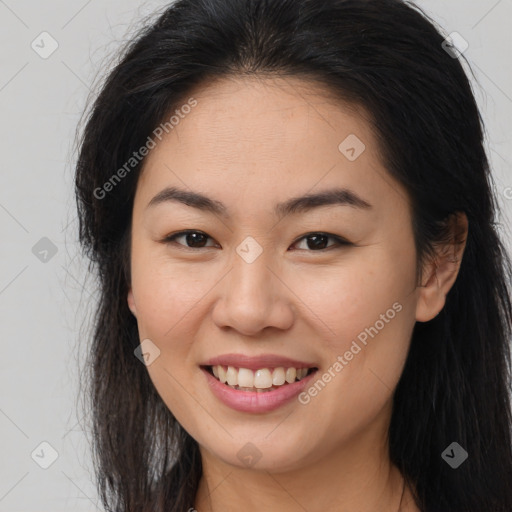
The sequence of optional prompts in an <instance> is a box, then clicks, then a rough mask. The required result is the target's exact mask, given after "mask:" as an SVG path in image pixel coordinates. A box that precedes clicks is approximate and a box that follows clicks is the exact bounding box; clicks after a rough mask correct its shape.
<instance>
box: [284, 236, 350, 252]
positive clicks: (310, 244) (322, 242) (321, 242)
mask: <svg viewBox="0 0 512 512" xmlns="http://www.w3.org/2000/svg"><path fill="white" fill-rule="evenodd" d="M329 239H331V240H334V241H335V242H336V243H335V244H333V245H334V246H336V245H338V246H340V245H352V244H351V243H350V242H349V241H347V240H345V239H344V238H341V237H339V236H336V235H331V234H329V233H308V234H307V235H304V236H302V237H301V238H299V239H298V240H297V241H296V242H294V245H295V244H296V243H297V242H300V241H301V240H305V241H306V247H307V248H309V249H313V252H316V251H322V250H325V249H327V248H330V247H332V245H330V246H327V247H326V243H327V240H329ZM310 252H311V251H310Z"/></svg>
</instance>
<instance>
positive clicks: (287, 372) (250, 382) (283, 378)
mask: <svg viewBox="0 0 512 512" xmlns="http://www.w3.org/2000/svg"><path fill="white" fill-rule="evenodd" d="M211 368H212V372H213V375H214V376H215V377H216V378H217V379H218V380H220V381H221V382H222V383H223V384H227V385H228V386H231V387H232V388H235V389H239V390H242V391H270V390H271V389H270V388H272V389H275V388H276V387H278V386H282V385H284V384H285V383H288V384H291V383H293V382H295V381H296V380H301V379H303V378H304V377H305V376H306V375H307V373H308V370H309V368H298V369H297V368H283V367H282V366H281V367H278V368H274V369H273V370H272V369H269V368H261V369H259V370H256V371H255V372H253V371H252V370H250V369H248V368H235V367H234V366H228V367H227V368H226V367H224V366H221V365H216V366H212V367H211Z"/></svg>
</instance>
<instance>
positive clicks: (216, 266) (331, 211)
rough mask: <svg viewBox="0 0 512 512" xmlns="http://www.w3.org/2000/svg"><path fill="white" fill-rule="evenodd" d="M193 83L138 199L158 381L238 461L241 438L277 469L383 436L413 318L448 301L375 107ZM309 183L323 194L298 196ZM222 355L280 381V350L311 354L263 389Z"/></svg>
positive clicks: (145, 333) (296, 358)
mask: <svg viewBox="0 0 512 512" xmlns="http://www.w3.org/2000/svg"><path fill="white" fill-rule="evenodd" d="M191 96H193V97H194V98H195V99H196V101H197V105H196V106H195V107H194V108H193V109H192V110H191V112H190V113H188V114H187V115H184V116H183V118H182V119H180V121H179V123H178V124H177V125H176V126H174V128H173V129H172V130H170V131H169V133H168V134H166V135H165V136H164V137H163V139H162V141H161V142H158V143H157V145H156V147H155V148H154V149H153V150H152V151H151V153H150V154H149V155H148V157H147V159H146V161H145V165H144V169H143V173H142V174H141V176H140V178H139V182H138V186H137V191H136V197H135V201H134V208H133V223H132V247H131V258H132V259H131V273H132V282H131V286H132V287H131V289H130V293H129V296H128V303H129V306H130V309H131V311H132V312H133V314H134V315H135V316H136V318H137V322H138V328H139V334H140V339H141V341H142V340H145V339H149V340H151V343H153V344H154V345H156V347H158V349H159V350H160V354H159V356H158V357H157V358H156V359H154V361H153V362H152V363H151V364H150V365H149V366H148V367H147V370H148V372H149V375H150V378H151V379H152V382H153V383H154V385H155V388H156V389H157V391H158V393H159V394H160V396H161V397H162V399H163V400H164V402H165V403H166V405H167V406H168V408H169V409H170V410H171V411H172V413H173V414H174V416H175V417H176V418H177V420H178V421H179V422H180V423H181V425H182V426H183V427H184V428H185V429H186V430H187V431H188V432H189V433H190V434H191V435H192V436H193V437H194V438H195V439H196V440H197V441H198V443H199V444H200V446H201V447H202V449H203V453H204V449H206V450H207V453H208V454H209V456H210V457H213V458H216V459H218V460H222V461H223V462H224V463H228V464H232V465H236V466H239V467H244V464H246V462H245V459H244V455H247V451H248V452H249V455H253V456H256V457H259V456H261V458H260V460H259V461H258V462H257V467H258V468H265V469H273V470H275V471H284V470H287V469H294V468H300V467H301V466H302V465H307V464H310V463H312V462H313V461H315V460H319V459H321V458H322V457H326V456H327V455H328V454H333V453H341V451H342V450H345V449H346V448H347V447H348V446H355V444H357V443H356V440H357V442H359V441H360V442H361V443H363V444H364V446H367V447H368V451H370V450H374V449H376V447H378V449H379V450H384V445H385V442H384V441H385V439H384V438H385V433H386V430H387V427H388V422H389V418H390V413H391V399H392V393H393V390H394V388H395V386H396V384H397V382H398V380H399V378H400V375H401V372H402V369H403V365H404V362H405V358H406V355H407V350H408V347H409V343H410V338H411V334H412V330H413V327H414V324H415V322H416V320H417V319H419V320H426V319H428V317H429V316H430V317H433V316H435V314H436V313H437V311H431V310H429V309H428V307H427V306H426V305H425V303H423V302H422V301H421V300H420V298H421V293H422V292H421V291H420V290H421V288H416V282H415V275H416V251H415V246H414V239H413V232H412V219H411V209H410V204H409V201H408V198H407V194H406V192H405V190H404V189H403V188H402V187H401V186H400V185H399V184H398V183H397V182H396V181H395V180H394V179H393V178H392V177H391V176H390V175H389V174H388V173H387V171H386V169H385V168H384V167H383V165H382V163H381V159H380V156H379V151H378V147H377V143H376V138H375V137H374V135H373V133H372V131H371V129H370V126H369V124H368V123H367V121H365V119H364V118H363V117H361V116H360V115H358V114H357V113H356V111H355V109H348V108H346V107H344V106H343V105H342V104H341V103H340V102H335V101H334V100H333V99H328V97H327V96H326V95H324V94H323V93H322V89H320V88H316V89H315V88H312V87H311V86H309V87H308V85H307V84H306V83H305V82H301V81H300V80H294V79H287V80H286V81H285V80H282V79H275V80H270V79H266V80H261V79H260V80H255V79H240V80H221V81H217V82H214V83H211V84H210V85H209V86H208V87H203V88H200V89H198V90H197V91H194V94H193V95H191ZM356 137H357V138H356ZM363 144H364V146H363ZM166 189H168V190H166ZM162 191H164V192H162ZM191 193H194V194H195V195H190V194H191ZM186 194H189V195H188V196H187V195H186ZM322 194H323V195H322ZM198 195H201V196H206V198H208V199H205V198H199V197H198ZM308 195H309V196H312V195H319V196H318V197H317V198H316V199H311V198H310V200H309V201H307V200H304V199H302V200H296V199H297V198H301V197H303V196H308ZM150 203H151V204H150ZM278 205H280V206H278ZM185 230H190V231H191V232H193V233H192V234H188V235H187V234H186V233H185V234H184V233H182V232H183V231H185ZM171 235H177V236H176V237H174V238H173V239H172V240H170V241H169V240H168V241H166V238H168V237H169V236H171ZM436 307H437V309H440V308H439V304H438V305H437V306H436V305H432V304H431V305H430V308H431V309H432V308H434V309H435V308H436ZM441 307H442V305H441ZM358 348H359V350H358ZM226 354H230V355H231V357H232V358H231V359H228V358H226V357H225V355H226ZM237 356H240V357H242V356H243V357H245V358H246V359H241V358H240V357H239V358H238V359H237ZM261 356H265V357H266V358H261ZM258 357H260V359H258ZM219 358H220V359H219ZM247 358H248V359H247ZM279 358H285V359H279ZM214 359H216V361H215V360H214ZM214 362H219V363H220V365H221V366H222V367H224V366H226V367H227V366H228V365H231V366H234V367H235V368H236V367H245V368H246V369H247V370H251V369H252V370H257V369H261V370H263V371H260V372H257V373H256V380H257V382H256V384H255V383H254V380H252V381H251V376H253V375H255V372H247V371H245V370H242V372H240V373H237V372H236V371H233V370H229V374H228V378H229V379H235V378H238V377H239V378H240V379H241V383H242V384H243V385H244V386H248V385H249V384H250V383H252V385H256V386H262V387H263V388H267V387H268V385H269V382H270V381H268V379H269V378H270V379H272V378H273V377H275V376H276V375H277V377H276V380H275V381H274V383H278V384H279V383H282V377H281V376H279V375H280V374H281V372H282V371H281V370H275V368H276V367H282V368H283V369H284V370H283V371H284V376H285V378H286V371H287V367H304V368H309V369H311V368H314V369H316V371H314V373H313V374H311V375H309V376H307V377H306V378H305V379H304V380H301V382H299V383H296V384H291V383H288V382H286V383H284V384H282V385H280V386H278V388H277V389H275V390H273V391H266V392H259V393H257V392H251V391H240V390H234V389H232V388H230V387H229V386H228V385H227V384H221V383H220V382H219V381H218V380H217V379H216V378H215V377H214V376H212V375H211V373H210V372H211V371H212V370H211V369H210V368H209V366H210V365H211V364H212V363H214ZM223 362H224V363H226V364H225V365H223V364H222V363H223ZM226 369H227V368H226ZM267 370H268V372H267ZM222 371H223V370H222V369H219V368H218V367H217V368H216V369H215V373H217V374H219V372H221V374H222ZM308 371H309V372H311V371H312V370H308ZM274 372H276V373H274ZM305 372H306V370H304V373H305ZM301 374H302V372H300V373H299V376H300V375H301ZM221 377H222V375H221ZM288 377H289V380H291V381H293V380H294V378H293V377H294V376H293V370H289V371H288ZM230 381H231V382H235V381H234V380H230ZM318 381H321V383H320V384H318ZM315 383H316V386H315ZM286 386H294V388H293V390H292V391H290V390H289V389H291V388H289V389H286ZM315 390H316V391H315ZM235 394H238V395H237V396H235ZM242 395H243V397H242ZM363 440H364V442H363ZM248 442H250V443H252V445H253V446H252V445H251V446H249V445H246V443H248ZM244 447H245V448H244ZM242 448H243V449H244V450H245V451H244V450H242V452H240V450H241V449H242Z"/></svg>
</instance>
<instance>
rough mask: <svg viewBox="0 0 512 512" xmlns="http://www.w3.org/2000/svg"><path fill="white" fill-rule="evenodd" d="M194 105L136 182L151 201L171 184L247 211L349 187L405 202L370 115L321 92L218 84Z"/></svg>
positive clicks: (254, 81)
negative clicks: (249, 206)
mask: <svg viewBox="0 0 512 512" xmlns="http://www.w3.org/2000/svg"><path fill="white" fill-rule="evenodd" d="M191 97H192V98H194V100H195V101H196V102H197V104H196V105H195V106H194V108H193V109H187V112H188V113H186V114H184V113H182V115H181V116H179V122H178V123H177V124H175V125H174V126H173V128H172V129H171V130H169V133H166V134H164V136H163V138H162V140H161V141H158V140H157V141H156V142H157V144H156V147H155V148H154V149H152V150H151V152H150V154H149V155H148V156H147V157H146V161H145V163H144V168H143V172H142V175H141V177H140V179H139V188H140V189H142V191H141V194H143V195H144V199H145V201H146V203H147V202H149V201H150V200H151V198H152V197H153V196H154V195H155V194H157V193H158V192H159V191H160V190H161V189H162V188H164V187H166V186H170V185H179V186H180V187H181V188H183V187H185V188H187V187H188V188H191V189H193V190H196V191H202V192H208V195H209V196H213V197H216V198H219V199H221V200H222V201H223V202H225V203H232V202H233V201H235V202H237V203H238V204H240V205H242V206H243V204H244V201H245V200H247V199H248V198H249V196H250V197H252V198H257V199H258V200H259V201H267V202H268V201H269V200H271V201H272V202H278V201H279V200H282V199H284V198H285V197H291V196H297V195H303V194H305V193H307V192H311V191H314V189H315V188H317V189H319V188H321V189H325V188H328V187H329V186H332V187H340V186H343V187H350V188H352V189H354V190H355V191H356V192H357V191H359V192H360V193H361V194H360V195H362V196H365V197H366V198H368V200H369V202H372V203H373V202H378V200H379V197H382V195H383V194H389V193H393V192H394V193H395V194H396V193H397V192H398V193H400V194H401V195H402V196H404V191H403V189H401V187H400V186H399V184H398V183H396V182H394V180H393V179H392V178H391V177H390V176H389V175H388V174H387V171H386V169H385V168H384V167H383V164H382V162H381V156H380V151H379V148H378V146H377V142H376V140H377V139H376V137H375V135H374V133H373V131H372V126H371V123H370V122H369V119H368V115H367V113H366V112H365V111H364V109H361V108H360V107H358V106H356V105H352V104H348V103H346V102H342V101H341V100H340V99H336V98H335V97H333V95H332V94H330V93H329V91H327V90H326V89H325V88H323V87H322V86H321V85H316V84H313V83H311V82H306V81H302V80H299V79H296V78H286V79H281V78H279V79H276V78H265V79H262V78H236V79H222V80H215V81H213V82H211V83H208V84H206V85H202V86H201V87H197V88H195V89H194V90H193V91H191V92H190V95H189V96H187V98H186V99H185V101H187V99H188V98H191ZM177 110H178V111H179V106H178V107H177ZM347 151H348V152H347ZM354 157H355V158H354ZM388 189H391V190H388ZM150 196H151V197H150ZM222 198H225V201H224V200H223V199H222ZM404 198H405V196H404ZM372 199H373V200H372Z"/></svg>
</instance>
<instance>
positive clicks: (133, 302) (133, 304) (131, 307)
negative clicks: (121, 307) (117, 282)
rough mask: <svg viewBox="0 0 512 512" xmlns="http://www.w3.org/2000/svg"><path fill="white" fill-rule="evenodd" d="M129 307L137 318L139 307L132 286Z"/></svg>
mask: <svg viewBox="0 0 512 512" xmlns="http://www.w3.org/2000/svg"><path fill="white" fill-rule="evenodd" d="M128 307H129V308H130V311H131V312H132V314H133V316H134V317H135V318H137V308H136V307H135V300H134V298H133V292H132V289H131V288H130V291H129V292H128Z"/></svg>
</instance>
